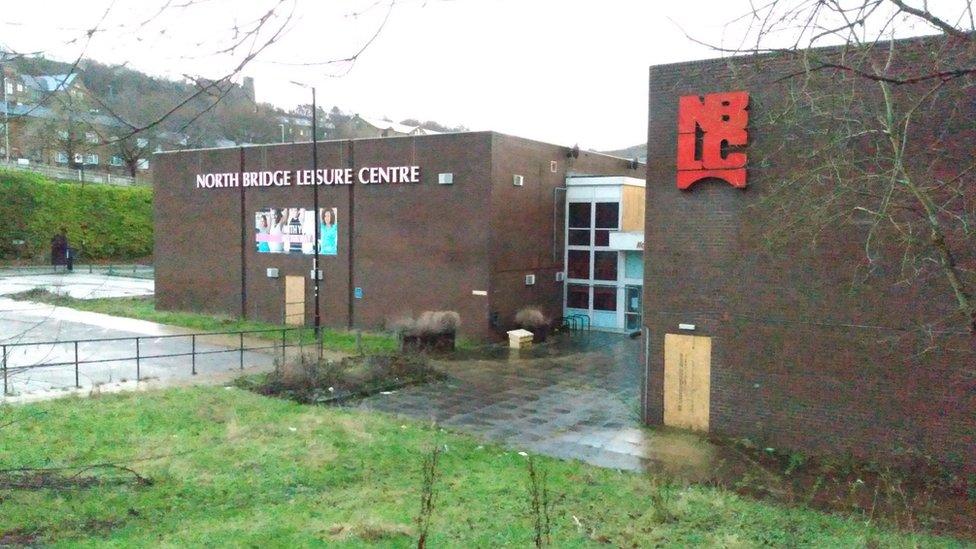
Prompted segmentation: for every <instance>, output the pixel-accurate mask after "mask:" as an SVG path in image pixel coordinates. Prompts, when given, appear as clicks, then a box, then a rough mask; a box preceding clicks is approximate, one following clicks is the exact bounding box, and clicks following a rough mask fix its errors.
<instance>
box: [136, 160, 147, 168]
mask: <svg viewBox="0 0 976 549" xmlns="http://www.w3.org/2000/svg"><path fill="white" fill-rule="evenodd" d="M136 167H137V168H139V169H140V170H148V169H149V159H148V158H140V159H139V161H138V162H136Z"/></svg>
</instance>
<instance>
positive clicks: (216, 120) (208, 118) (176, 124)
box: [9, 57, 464, 149]
mask: <svg viewBox="0 0 976 549" xmlns="http://www.w3.org/2000/svg"><path fill="white" fill-rule="evenodd" d="M9 63H10V66H11V67H12V68H13V69H14V70H16V71H17V72H19V73H21V74H25V75H34V76H38V75H51V74H65V73H68V72H69V71H71V70H72V69H73V68H74V69H75V70H76V71H77V72H78V74H79V78H80V79H81V82H82V83H83V85H84V87H85V88H86V89H87V91H88V93H89V94H91V96H92V97H93V98H94V100H95V104H96V105H97V107H98V111H100V112H101V113H102V114H108V115H114V116H115V117H118V118H121V119H122V120H124V121H126V122H128V123H131V124H133V125H136V126H140V127H141V126H147V125H150V124H153V123H154V122H156V121H158V120H160V119H161V118H164V119H163V121H162V122H161V123H159V124H155V125H154V126H153V129H152V133H153V134H160V133H168V134H171V135H169V136H167V137H168V138H169V139H168V140H169V141H170V143H168V144H167V145H164V148H167V149H169V148H199V147H212V146H215V145H216V146H220V145H227V144H229V143H228V142H233V143H253V144H260V143H277V142H279V141H281V140H282V139H283V137H284V134H285V133H286V131H287V128H289V127H290V126H295V127H296V128H297V127H299V126H304V127H306V128H307V126H308V125H309V124H308V119H309V118H310V117H311V106H310V105H299V106H297V107H295V108H293V109H290V110H289V109H283V108H281V107H278V106H276V105H272V104H269V103H261V102H256V101H255V89H254V88H255V86H260V82H257V83H255V82H254V81H253V80H249V79H244V80H245V82H244V83H243V84H237V83H232V84H222V85H220V86H219V87H218V89H217V90H208V92H207V93H204V94H200V95H199V96H196V97H194V96H195V94H197V93H198V92H199V90H200V86H206V85H209V84H210V82H208V81H199V82H194V81H191V80H189V79H187V80H184V81H175V80H168V79H165V78H157V77H153V76H150V75H148V74H145V73H142V72H140V71H137V70H133V69H131V68H128V67H125V66H118V65H114V66H113V65H106V64H104V63H100V62H98V61H95V60H90V59H85V60H82V61H81V62H80V63H79V64H78V66H77V67H76V68H75V67H73V66H72V65H71V64H70V63H64V62H60V61H55V60H51V59H46V58H43V57H18V58H14V59H12V60H11V61H10V62H9ZM184 102H185V104H184V105H183V106H182V107H180V108H177V109H176V110H173V109H174V107H176V106H177V105H180V104H182V103H184ZM171 111H172V112H171ZM318 111H319V112H318V115H319V137H320V138H334V139H341V138H347V137H358V136H359V135H358V134H356V135H352V134H350V135H346V133H349V132H350V129H349V121H350V120H351V119H352V118H353V115H352V114H350V113H347V112H345V111H343V110H342V109H341V108H339V107H338V106H335V107H331V108H329V107H327V106H326V107H323V106H322V105H320V106H319V109H318ZM401 123H402V124H406V125H414V126H420V127H423V128H426V129H429V130H433V131H438V132H450V131H460V130H463V129H464V128H463V127H456V128H455V127H448V126H445V125H443V124H440V123H438V122H437V121H433V120H427V121H423V122H421V121H420V120H418V119H410V118H408V119H405V120H404V121H403V122H401ZM283 126H284V127H283ZM309 136H310V134H305V135H303V136H302V137H301V138H299V139H298V140H305V139H307V138H308V137H309ZM164 141H166V140H164Z"/></svg>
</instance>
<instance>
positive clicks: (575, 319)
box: [556, 314, 590, 331]
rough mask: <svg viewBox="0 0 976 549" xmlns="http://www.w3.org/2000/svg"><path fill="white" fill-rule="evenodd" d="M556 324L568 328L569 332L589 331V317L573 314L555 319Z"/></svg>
mask: <svg viewBox="0 0 976 549" xmlns="http://www.w3.org/2000/svg"><path fill="white" fill-rule="evenodd" d="M556 323H557V324H558V325H559V326H562V327H564V328H569V329H570V330H586V331H589V330H590V317H589V315H583V314H574V315H566V316H564V317H560V318H558V319H556Z"/></svg>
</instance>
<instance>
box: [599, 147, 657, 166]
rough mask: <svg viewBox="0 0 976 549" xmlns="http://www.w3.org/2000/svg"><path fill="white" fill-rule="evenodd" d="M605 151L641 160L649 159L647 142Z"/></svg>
mask: <svg viewBox="0 0 976 549" xmlns="http://www.w3.org/2000/svg"><path fill="white" fill-rule="evenodd" d="M604 153H605V154H609V155H613V156H619V157H621V158H637V159H638V160H640V161H641V162H644V161H646V160H647V143H641V144H639V145H634V146H633V147H627V148H626V149H618V150H615V151H604Z"/></svg>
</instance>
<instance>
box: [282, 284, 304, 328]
mask: <svg viewBox="0 0 976 549" xmlns="http://www.w3.org/2000/svg"><path fill="white" fill-rule="evenodd" d="M285 324H287V325H289V326H302V325H304V324H305V278H304V277H301V276H286V277H285Z"/></svg>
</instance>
